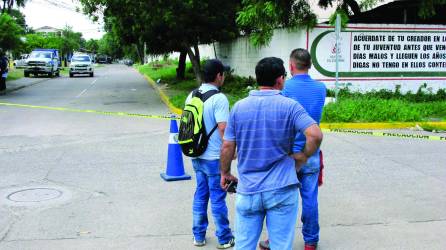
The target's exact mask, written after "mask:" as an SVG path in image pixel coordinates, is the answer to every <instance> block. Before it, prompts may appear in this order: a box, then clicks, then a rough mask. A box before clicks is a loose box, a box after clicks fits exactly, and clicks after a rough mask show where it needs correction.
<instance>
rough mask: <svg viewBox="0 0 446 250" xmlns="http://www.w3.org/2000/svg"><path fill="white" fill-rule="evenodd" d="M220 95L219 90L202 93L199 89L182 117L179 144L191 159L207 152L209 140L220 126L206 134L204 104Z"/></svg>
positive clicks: (193, 94) (195, 91)
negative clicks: (214, 96)
mask: <svg viewBox="0 0 446 250" xmlns="http://www.w3.org/2000/svg"><path fill="white" fill-rule="evenodd" d="M218 93H220V91H218V90H209V91H207V92H205V93H201V92H200V91H198V89H196V90H194V91H193V92H192V98H191V99H190V101H189V102H188V103H187V104H186V106H185V107H184V110H183V114H182V115H181V120H180V130H179V132H178V144H180V146H181V150H182V151H183V154H184V155H186V156H189V157H197V156H200V155H202V154H203V153H204V151H206V148H207V146H208V142H209V138H210V137H211V135H212V134H213V133H214V131H215V130H216V129H217V126H218V125H215V127H214V128H213V129H212V130H211V132H210V133H209V135H208V134H207V133H206V126H205V125H204V120H203V111H204V102H205V101H206V100H207V99H209V98H210V97H211V96H213V95H215V94H218Z"/></svg>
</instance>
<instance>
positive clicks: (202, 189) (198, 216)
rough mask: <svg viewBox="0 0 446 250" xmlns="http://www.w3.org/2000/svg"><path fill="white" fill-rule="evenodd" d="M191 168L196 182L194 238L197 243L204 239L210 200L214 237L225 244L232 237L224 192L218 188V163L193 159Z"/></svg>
mask: <svg viewBox="0 0 446 250" xmlns="http://www.w3.org/2000/svg"><path fill="white" fill-rule="evenodd" d="M192 166H193V167H194V170H195V175H196V180H197V189H196V190H195V195H194V203H193V208H192V211H193V227H192V231H193V233H194V237H195V239H196V240H198V241H202V240H204V238H205V235H206V229H207V226H208V224H209V222H208V215H207V208H208V201H209V198H210V199H211V210H212V216H213V217H214V222H215V227H216V232H215V236H217V239H218V242H219V243H220V244H224V243H227V242H228V241H229V240H230V239H231V238H232V237H233V236H232V232H231V229H230V228H229V220H228V208H227V206H226V201H225V198H226V192H225V191H224V190H223V189H222V188H221V187H220V161H219V160H203V159H193V160H192Z"/></svg>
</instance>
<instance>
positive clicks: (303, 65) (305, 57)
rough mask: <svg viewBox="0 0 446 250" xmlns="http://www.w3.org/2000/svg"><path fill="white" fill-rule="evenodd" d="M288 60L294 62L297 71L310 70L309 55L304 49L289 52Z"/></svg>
mask: <svg viewBox="0 0 446 250" xmlns="http://www.w3.org/2000/svg"><path fill="white" fill-rule="evenodd" d="M290 58H291V59H293V60H294V62H295V63H296V67H297V69H299V70H305V69H309V68H311V55H310V53H309V52H308V50H306V49H301V48H299V49H295V50H293V51H291V55H290Z"/></svg>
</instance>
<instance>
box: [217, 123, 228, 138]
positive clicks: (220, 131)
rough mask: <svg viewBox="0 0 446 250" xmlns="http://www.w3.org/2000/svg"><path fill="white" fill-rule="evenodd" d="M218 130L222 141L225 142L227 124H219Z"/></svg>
mask: <svg viewBox="0 0 446 250" xmlns="http://www.w3.org/2000/svg"><path fill="white" fill-rule="evenodd" d="M217 129H218V133H219V134H220V137H221V139H222V140H223V135H224V134H225V129H226V122H219V123H217Z"/></svg>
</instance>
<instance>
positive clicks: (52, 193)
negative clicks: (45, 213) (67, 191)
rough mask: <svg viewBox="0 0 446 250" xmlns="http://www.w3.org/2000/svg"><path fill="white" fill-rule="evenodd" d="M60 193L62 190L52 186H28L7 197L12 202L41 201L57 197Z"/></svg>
mask: <svg viewBox="0 0 446 250" xmlns="http://www.w3.org/2000/svg"><path fill="white" fill-rule="evenodd" d="M62 194H63V192H62V191H60V190H57V189H54V188H28V189H23V190H18V191H15V192H13V193H11V194H9V195H8V196H7V199H8V200H10V201H14V202H41V201H48V200H54V199H57V198H59V197H61V196H62Z"/></svg>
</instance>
